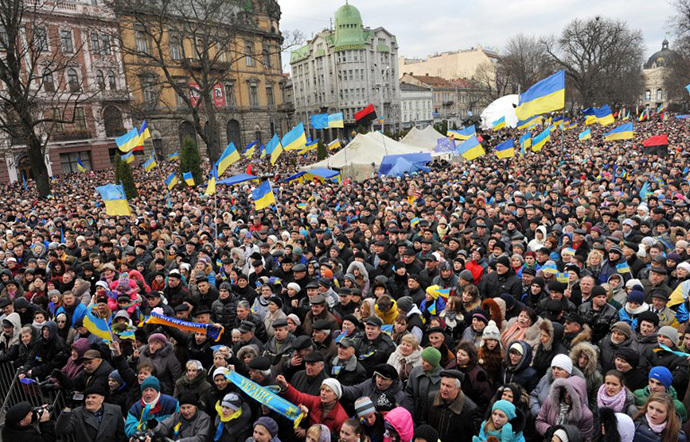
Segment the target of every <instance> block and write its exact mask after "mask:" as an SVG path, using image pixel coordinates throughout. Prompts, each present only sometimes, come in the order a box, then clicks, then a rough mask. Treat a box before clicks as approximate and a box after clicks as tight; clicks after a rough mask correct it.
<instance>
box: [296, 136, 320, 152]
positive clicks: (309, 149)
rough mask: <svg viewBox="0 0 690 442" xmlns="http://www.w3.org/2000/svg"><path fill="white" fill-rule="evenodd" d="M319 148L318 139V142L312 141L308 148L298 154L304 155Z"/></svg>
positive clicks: (305, 147)
mask: <svg viewBox="0 0 690 442" xmlns="http://www.w3.org/2000/svg"><path fill="white" fill-rule="evenodd" d="M318 146H319V140H318V138H317V139H316V140H310V141H309V142H308V143H307V145H306V146H304V148H303V149H302V150H300V151H299V152H297V153H298V154H300V155H304V154H306V153H307V152H311V151H312V150H314V149H316V148H317V147H318Z"/></svg>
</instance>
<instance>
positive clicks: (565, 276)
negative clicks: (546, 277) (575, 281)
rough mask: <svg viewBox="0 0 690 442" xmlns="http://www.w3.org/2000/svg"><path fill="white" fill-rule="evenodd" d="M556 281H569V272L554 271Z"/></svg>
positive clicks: (565, 282)
mask: <svg viewBox="0 0 690 442" xmlns="http://www.w3.org/2000/svg"><path fill="white" fill-rule="evenodd" d="M556 281H558V282H562V283H563V284H567V283H568V281H570V273H568V272H556Z"/></svg>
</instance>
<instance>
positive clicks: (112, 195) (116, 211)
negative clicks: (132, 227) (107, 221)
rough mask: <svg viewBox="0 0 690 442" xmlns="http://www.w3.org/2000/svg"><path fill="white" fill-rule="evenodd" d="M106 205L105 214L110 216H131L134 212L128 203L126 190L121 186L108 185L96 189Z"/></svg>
mask: <svg viewBox="0 0 690 442" xmlns="http://www.w3.org/2000/svg"><path fill="white" fill-rule="evenodd" d="M96 190H98V193H100V194H101V198H103V202H104V203H105V213H106V215H110V216H130V215H131V214H132V211H131V210H130V208H129V203H128V202H127V195H126V194H125V189H124V187H122V185H121V184H106V185H105V186H100V187H96Z"/></svg>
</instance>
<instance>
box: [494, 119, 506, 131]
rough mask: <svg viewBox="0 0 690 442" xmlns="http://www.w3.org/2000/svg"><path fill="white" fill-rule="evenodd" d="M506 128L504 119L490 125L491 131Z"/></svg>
mask: <svg viewBox="0 0 690 442" xmlns="http://www.w3.org/2000/svg"><path fill="white" fill-rule="evenodd" d="M504 127H506V117H501V118H499V119H498V120H496V121H494V122H493V123H492V124H491V128H492V129H493V130H501V129H503V128H504Z"/></svg>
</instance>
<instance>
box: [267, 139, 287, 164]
mask: <svg viewBox="0 0 690 442" xmlns="http://www.w3.org/2000/svg"><path fill="white" fill-rule="evenodd" d="M281 153H283V145H282V144H280V138H278V134H273V138H271V139H270V141H269V142H268V143H266V153H265V154H264V155H270V156H271V164H275V163H276V161H278V157H279V156H280V154H281ZM262 158H263V157H262Z"/></svg>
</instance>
